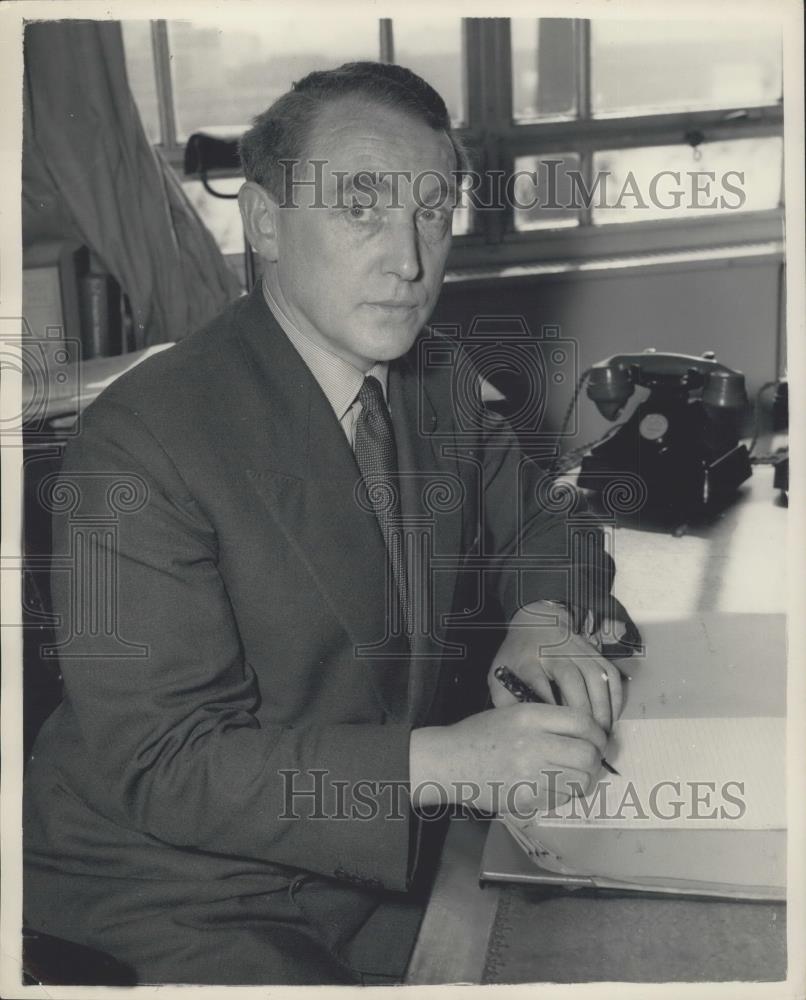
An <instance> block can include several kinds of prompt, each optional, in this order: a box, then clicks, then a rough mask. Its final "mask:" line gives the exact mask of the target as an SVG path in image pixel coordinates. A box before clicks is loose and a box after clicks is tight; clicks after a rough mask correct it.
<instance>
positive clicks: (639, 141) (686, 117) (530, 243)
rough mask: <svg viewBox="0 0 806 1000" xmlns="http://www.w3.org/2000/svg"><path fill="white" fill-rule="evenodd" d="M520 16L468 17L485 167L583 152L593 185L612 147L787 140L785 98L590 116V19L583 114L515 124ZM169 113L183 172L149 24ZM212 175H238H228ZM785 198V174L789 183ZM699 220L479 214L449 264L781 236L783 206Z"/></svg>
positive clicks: (164, 45)
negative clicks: (523, 224)
mask: <svg viewBox="0 0 806 1000" xmlns="http://www.w3.org/2000/svg"><path fill="white" fill-rule="evenodd" d="M510 29H511V23H510V19H508V18H462V74H463V78H462V87H463V94H464V103H465V124H463V125H462V126H460V127H458V128H456V130H455V131H456V133H457V134H458V135H459V136H460V137H461V138H462V139H463V141H464V142H465V143H466V144H467V146H468V147H469V148H470V149H471V151H472V154H473V161H474V167H475V169H477V170H480V171H482V172H484V171H488V170H503V171H505V172H506V174H507V175H509V174H511V173H512V172H513V170H514V161H515V158H516V157H518V156H528V155H544V154H551V153H553V152H574V153H578V154H579V156H580V170H581V172H582V177H583V179H584V181H585V183H586V185H587V186H588V189H590V185H591V182H592V179H593V178H592V170H593V157H594V154H595V153H596V152H597V151H598V150H602V149H629V148H637V147H642V148H645V147H647V146H664V145H679V144H681V143H685V142H688V141H689V136H690V135H691V134H692V133H699V134H700V135H701V136H702V139H701V141H702V143H703V144H705V143H709V142H715V141H723V140H730V139H749V138H757V137H767V136H781V135H783V120H784V119H783V101H782V98H781V99H779V101H778V102H776V103H775V104H771V105H763V106H744V105H738V106H734V107H728V108H725V107H722V108H714V109H707V110H696V111H689V112H680V111H668V112H667V111H661V112H657V113H653V114H637V115H623V116H617V115H608V116H606V117H598V118H596V117H592V115H591V74H590V68H591V21H590V20H589V19H581V18H577V19H573V36H574V49H575V55H576V89H577V111H576V116H575V117H557V118H551V119H544V120H539V121H532V122H524V121H515V120H514V119H513V107H512V90H513V88H512V48H511V30H510ZM151 40H152V51H153V55H154V71H155V80H156V90H157V103H158V108H159V126H160V138H161V141H160V142H159V143H158V144H157V146H158V148H159V149H160V151H161V152H162V154H163V155H164V156H165V158H166V159H167V160H168V162H169V163H170V164H171V165H172V166H173V167H174V168H175V169H176V170H177V172H178V173H179V175H180V176H181V175H182V172H183V158H184V145H183V144H180V143H179V142H178V141H177V138H176V116H175V110H174V108H175V106H174V100H173V83H172V76H171V54H170V39H169V34H168V23H167V21H165V20H156V21H151ZM378 42H379V58H380V59H381V61H384V62H391V61H394V22H393V19H390V18H379V19H378ZM211 176H237V173H236V172H234V171H219V172H217V173H216V174H215V175H211ZM781 192H782V196H781V201H782V198H783V169H782V178H781ZM781 201H779V205H778V207H777V208H775V209H771V210H766V211H746V212H736V213H735V215H732V216H726V215H713V216H706V217H701V218H696V219H690V220H689V219H679V218H677V219H669V220H658V219H653V220H647V221H636V222H628V223H623V222H622V223H604V224H598V225H593V224H592V223H591V219H590V214H591V212H590V209H589V208H585V207H582V208H581V209H580V210H579V213H580V214H579V222H578V224H577V225H575V226H564V227H557V228H545V229H543V228H541V229H534V230H524V231H517V230H515V228H514V221H513V213H512V209H511V208H510V207H507V206H504V207H502V208H500V209H499V208H496V209H485V210H481V211H479V212H477V213H476V214H475V224H474V231H473V232H471V233H468V234H466V235H461V236H455V237H454V241H453V246H452V249H451V256H450V258H449V267H450V268H451V269H466V268H474V267H487V268H489V267H491V266H495V265H500V266H501V267H506V266H509V265H513V264H523V263H528V262H536V263H538V262H544V261H550V260H580V259H583V258H607V257H617V256H620V255H628V256H635V255H640V254H653V253H664V252H685V251H686V250H696V249H701V248H704V247H717V246H731V245H738V244H762V243H771V242H772V243H775V242H776V241H781V240H782V236H783V220H784V213H783V206H782V204H781Z"/></svg>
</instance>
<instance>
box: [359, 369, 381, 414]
mask: <svg viewBox="0 0 806 1000" xmlns="http://www.w3.org/2000/svg"><path fill="white" fill-rule="evenodd" d="M358 401H359V403H361V406H362V407H363V408H364V409H365V410H367V412H368V413H377V412H378V411H380V410H383V409H385V408H386V400H385V399H384V398H383V387H382V386H381V383H380V382H379V381H378V380H377V379H376V378H375V376H374V375H367V377H366V378H365V379H364V384H363V385H362V386H361V388H360V389H359V390H358Z"/></svg>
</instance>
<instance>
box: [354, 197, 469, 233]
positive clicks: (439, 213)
mask: <svg viewBox="0 0 806 1000" xmlns="http://www.w3.org/2000/svg"><path fill="white" fill-rule="evenodd" d="M342 214H343V215H344V216H345V217H346V218H347V219H348V220H349V221H350V222H355V223H359V224H364V225H366V224H380V222H381V221H383V216H384V215H385V214H386V213H384V212H383V211H382V210H381V208H380V207H379V206H377V205H374V206H368V205H362V204H361V203H360V202H353V204H351V205H347V206H346V208H345V209H344V211H343V213H342ZM451 216H452V212H451V210H450V209H449V208H442V207H437V208H420V209H417V212H416V215H415V221H416V225H417V229H418V230H419V231H420V232H421V233H423V235H425V236H426V237H428V238H429V239H435V238H436V239H439V238H441V237H442V236H444V235H445V234H446V233H447V231H448V230H449V229H450V225H451Z"/></svg>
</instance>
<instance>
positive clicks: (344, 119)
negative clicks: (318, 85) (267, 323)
mask: <svg viewBox="0 0 806 1000" xmlns="http://www.w3.org/2000/svg"><path fill="white" fill-rule="evenodd" d="M306 155H307V157H308V161H309V162H303V163H302V164H300V165H299V166H297V167H296V168H295V176H296V177H298V178H304V179H305V180H312V179H313V178H314V176H315V174H314V167H313V165H312V163H311V162H310V161H315V160H322V161H325V163H324V166H323V167H320V168H318V169H319V170H320V171H321V172H320V175H319V176H320V177H321V184H320V186H319V188H318V189H314V188H313V187H311V186H302V185H297V186H296V187H295V189H294V193H293V197H289V198H288V200H287V205H286V207H281V208H279V209H277V210H276V212H275V217H276V233H277V261H276V262H270V263H269V264H268V272H267V279H268V281H269V287H270V288H271V290H272V292H273V293H274V294H275V296H277V297H278V300H279V303H280V305H281V306H282V307H283V309H284V310H285V311H286V313H287V314H288V316H289V318H290V319H291V320H293V321H294V322H295V323H296V325H297V326H298V327H299V329H300V330H301V331H302V332H303V333H304V334H306V335H307V336H308V337H310V338H312V339H313V340H315V341H317V342H318V343H321V344H323V346H325V347H327V348H329V349H330V350H331V351H333V352H334V353H336V354H338V355H339V356H341V357H343V358H344V359H345V360H347V361H349V362H350V363H351V364H353V365H355V366H356V367H357V368H359V369H360V370H362V371H366V370H368V369H369V368H370V367H372V365H373V364H374V363H375V362H377V361H391V360H392V359H394V358H397V357H400V356H401V355H402V354H405V353H406V351H408V350H409V348H410V347H411V345H412V344H413V343H414V340H415V338H416V336H417V333H418V331H419V330H420V329H421V328H422V326H423V324H424V323H425V322H426V320H427V319H428V317H429V315H430V314H431V311H432V309H433V307H434V305H435V303H436V300H437V296H438V294H439V290H440V287H441V285H442V278H443V274H444V270H445V260H446V257H447V254H448V249H449V247H450V242H451V215H452V204H453V191H452V188H451V187H450V184H451V183H452V181H453V177H452V175H453V171H454V170H455V154H454V150H453V147H452V145H451V143H450V140H449V139H448V137H447V135H445V133H443V132H437V131H435V130H434V129H432V128H429V126H427V125H425V124H423V123H421V122H418V121H417V120H416V119H414V118H411V117H410V116H408V115H406V114H403V113H401V112H398V111H395V110H391V109H388V108H382V107H380V106H378V105H375V104H373V103H371V102H367V101H365V100H360V99H357V98H345V99H342V100H339V101H334V102H333V103H332V104H330V105H327V106H326V107H325V109H324V110H323V111H322V112H321V114H320V116H319V117H318V119H317V121H316V123H315V125H314V127H313V129H312V133H311V135H310V137H309V139H308V143H307V148H306ZM390 173H394V174H395V176H396V177H397V180H394V179H393V178H392V177H390V176H388V174H390ZM384 174H387V176H386V177H385V178H384V177H383V175H384ZM376 181H377V182H378V183H377V184H376V183H375V182H376ZM317 196H318V198H319V203H320V205H321V203H322V202H324V203H325V206H326V207H317V206H316V199H317ZM373 202H375V204H374V205H373V204H372V203H373ZM294 203H296V205H297V206H298V207H293V204H294ZM430 206H434V207H430Z"/></svg>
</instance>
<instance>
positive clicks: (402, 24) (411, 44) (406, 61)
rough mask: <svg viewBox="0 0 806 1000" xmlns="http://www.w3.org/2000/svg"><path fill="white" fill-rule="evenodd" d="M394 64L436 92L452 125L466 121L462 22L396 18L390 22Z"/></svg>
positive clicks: (439, 19)
mask: <svg viewBox="0 0 806 1000" xmlns="http://www.w3.org/2000/svg"><path fill="white" fill-rule="evenodd" d="M392 38H393V44H394V51H395V62H396V63H398V64H399V65H400V66H406V67H408V68H409V69H410V70H412V71H413V72H415V73H417V75H418V76H421V77H422V78H423V79H424V80H426V81H427V82H428V83H430V84H431V86H432V87H433V88H434V89H435V90H436V91H438V92H439V93H440V94H441V95H442V98H443V100H444V101H445V103H446V104H447V106H448V111H449V112H450V115H451V120H452V121H453V124H454V125H462V124H464V123H465V121H466V108H465V99H464V93H463V86H462V76H463V74H462V22H461V20H460V19H459V18H458V17H441V18H436V17H434V18H428V17H422V16H419V15H418V16H417V17H416V18H411V17H396V18H394V19H393V21H392Z"/></svg>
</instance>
